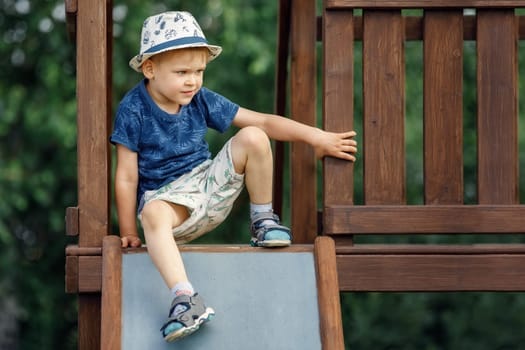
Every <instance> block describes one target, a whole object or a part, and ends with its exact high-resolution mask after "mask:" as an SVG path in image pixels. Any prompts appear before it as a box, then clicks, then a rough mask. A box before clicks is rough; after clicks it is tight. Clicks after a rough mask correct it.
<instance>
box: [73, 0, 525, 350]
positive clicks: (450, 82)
mask: <svg viewBox="0 0 525 350" xmlns="http://www.w3.org/2000/svg"><path fill="white" fill-rule="evenodd" d="M111 8H112V2H111V0H66V12H67V19H68V20H67V24H68V30H69V32H70V33H71V34H72V36H74V37H75V38H76V40H75V41H76V50H77V99H78V206H77V207H74V208H68V210H67V214H66V223H67V225H66V226H67V233H68V234H69V235H75V236H78V244H77V245H74V246H69V247H67V248H66V291H67V292H69V293H76V294H78V305H79V315H78V329H79V338H78V342H79V349H97V348H101V347H105V348H107V349H117V348H120V345H115V344H114V343H112V341H113V340H111V342H110V341H109V340H107V339H108V338H105V337H106V336H107V334H104V333H108V330H113V329H114V325H113V324H112V323H111V322H110V323H109V326H108V325H107V324H105V323H104V322H108V320H110V321H111V320H112V318H111V317H112V315H111V313H112V312H113V313H118V312H119V310H113V309H112V305H114V304H115V303H117V304H118V301H117V302H115V301H114V300H119V295H118V293H117V294H116V295H115V294H114V292H115V290H118V289H119V288H120V284H119V283H120V282H119V278H118V276H117V277H115V276H114V275H111V274H110V271H113V270H112V267H111V265H112V264H115V263H116V264H118V261H120V260H119V259H120V258H115V257H118V256H120V255H121V254H122V252H120V248H119V247H118V242H117V243H116V239H117V238H116V237H112V236H110V234H111V232H110V215H109V213H110V201H111V193H110V191H111V174H110V170H111V159H110V158H111V152H110V147H111V146H110V144H109V142H108V137H107V136H108V135H109V133H110V130H111V120H112V111H111V84H112V77H111V67H112V62H111V54H112V44H111V40H112V32H111V31H112V29H111V28H112V23H111ZM521 8H525V0H390V1H388V0H384V1H378V0H325V1H324V2H323V12H322V14H321V15H318V14H317V13H316V2H315V1H312V0H293V1H292V0H280V10H279V11H280V13H279V45H278V54H277V76H276V81H277V84H276V91H277V93H276V101H277V104H276V105H277V107H276V108H277V112H278V113H280V114H283V113H284V109H285V105H286V103H289V106H290V117H292V118H294V119H296V120H299V121H301V122H303V123H306V124H310V125H315V123H316V96H317V95H318V94H321V96H322V101H323V111H322V121H323V128H325V129H327V130H330V131H345V130H350V129H353V126H354V118H355V117H356V116H354V95H355V93H354V76H355V74H354V73H355V72H354V69H356V67H355V65H354V56H355V55H354V54H355V50H356V46H355V45H354V43H355V42H358V41H359V42H361V45H362V57H363V59H362V62H363V64H362V66H361V67H357V69H360V70H362V77H363V78H362V82H360V84H362V89H363V97H362V98H363V101H362V102H363V115H362V120H363V130H362V132H361V137H362V140H363V142H362V144H360V150H361V151H360V155H359V158H360V161H362V162H363V175H362V176H363V195H364V203H363V204H359V205H356V204H354V176H355V175H354V165H353V164H350V163H347V162H344V161H340V160H336V159H324V160H323V165H322V166H323V169H322V184H323V185H322V186H323V187H322V193H323V199H322V205H321V207H319V208H318V207H317V192H316V183H317V179H316V161H315V159H314V154H313V151H312V150H311V149H310V148H309V147H308V146H305V145H293V146H292V149H291V159H290V164H291V165H290V166H291V173H292V176H291V178H292V180H291V203H292V208H291V225H292V229H293V231H294V243H295V244H297V245H298V246H299V247H306V248H305V249H310V251H312V252H313V254H314V256H315V259H316V260H315V261H316V271H317V272H316V274H317V275H316V278H317V285H318V288H319V289H318V298H319V300H320V304H319V324H320V337H321V343H322V348H323V349H325V350H337V349H343V348H344V341H343V333H342V326H341V316H340V310H339V308H340V306H339V292H351V291H384V292H389V291H525V244H510V243H509V244H492V243H485V244H481V243H480V244H469V245H466V244H440V245H435V244H358V243H356V242H355V239H354V238H355V237H356V236H357V235H420V234H436V235H441V234H445V235H457V234H509V235H510V234H513V235H523V234H524V233H525V205H523V204H521V203H520V198H519V171H518V169H519V157H520V154H519V149H518V131H519V128H518V102H519V94H518V81H519V80H518V57H519V47H518V42H519V41H520V40H525V16H523V15H522V13H523V12H520V11H517V10H519V9H521ZM407 9H421V10H423V11H422V15H420V16H413V15H410V16H408V15H406V14H405V12H404V10H407ZM355 10H360V11H359V12H356V11H355ZM466 10H468V11H466ZM318 41H321V42H322V50H321V51H322V57H317V52H318V51H317V49H316V45H317V42H318ZM406 41H421V42H422V45H423V63H424V69H423V77H422V78H423V101H424V111H423V115H422V116H421V118H422V120H423V131H422V132H423V139H424V150H423V157H424V162H423V163H424V190H423V191H424V194H423V197H424V204H421V205H409V204H407V201H406V161H405V156H406V149H405V148H406V146H405V137H406V135H405V103H406V101H405V87H406V86H405V80H406V74H405V50H404V48H405V43H406ZM465 41H474V42H475V44H476V78H475V79H476V81H475V83H476V89H477V111H476V113H477V126H476V130H475V132H476V135H477V145H476V147H477V160H476V162H477V203H476V204H464V202H465V200H464V192H465V189H464V179H463V175H464V174H463V168H464V160H463V143H464V139H463V134H464V130H463V129H464V124H463V114H464V112H463V111H464V104H463V94H464V91H463V86H464V79H465V75H464V71H463V70H464V68H463V63H464V62H463V58H464V43H465ZM87 53H89V54H87ZM522 54H523V53H522ZM321 59H322V60H321ZM288 61H289V64H290V65H289V67H290V68H289V71H288V70H287V68H286V67H287V62H288ZM321 61H322V62H323V63H322V67H321V72H322V80H323V81H322V89H321V91H317V88H316V87H317V86H318V84H317V83H318V82H317V79H318V78H317V77H318V75H317V66H318V65H319V62H321ZM288 79H289V82H290V94H289V96H287V94H286V89H285V86H286V81H287V80H288ZM287 97H288V99H289V101H286V98H287ZM487 140H490V142H488V141H487ZM277 153H278V154H277V157H276V158H277V160H279V159H280V158H279V154H280V153H281V151H280V145H279V146H278V148H277ZM276 169H277V171H280V169H282V164H281V163H279V164H277V166H276ZM277 185H278V184H277ZM276 188H277V190H276V192H277V193H278V194H279V193H280V191H281V189H280V186H276ZM296 203H298V204H297V205H295V204H296ZM318 213H320V215H318ZM318 218H319V219H320V220H318ZM117 240H118V239H117ZM115 246H116V249H115ZM110 247H113V249H110ZM308 247H310V248H308ZM184 249H186V248H183V250H184ZM187 249H190V248H187ZM202 249H203V250H204V251H206V250H209V251H213V250H214V249H224V247H222V248H221V247H213V246H209V247H202ZM250 249H253V251H254V252H255V251H256V249H254V248H250ZM290 249H291V251H290V254H291V253H292V251H293V249H295V248H293V247H292V248H290ZM108 274H109V275H111V276H112V277H110V278H108V276H107V275H108ZM115 283H116V287H111V286H115ZM114 298H117V299H114ZM108 301H112V302H109V303H108ZM108 314H109V315H108ZM113 316H114V315H113ZM117 316H118V315H117ZM108 327H109V328H108ZM101 334H102V335H101ZM108 344H110V345H108ZM118 344H120V343H118Z"/></svg>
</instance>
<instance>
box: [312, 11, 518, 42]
mask: <svg viewBox="0 0 525 350" xmlns="http://www.w3.org/2000/svg"><path fill="white" fill-rule="evenodd" d="M516 18H517V21H518V27H519V28H518V33H519V38H520V39H522V40H523V39H525V16H523V15H521V16H516ZM404 20H405V39H406V40H407V41H410V40H422V39H423V17H422V16H404ZM354 39H355V40H356V41H359V40H362V39H363V17H362V16H355V17H354ZM318 40H321V36H320V35H319V34H318ZM463 40H476V16H472V15H465V16H463Z"/></svg>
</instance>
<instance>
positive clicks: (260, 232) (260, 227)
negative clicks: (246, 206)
mask: <svg viewBox="0 0 525 350" xmlns="http://www.w3.org/2000/svg"><path fill="white" fill-rule="evenodd" d="M265 220H271V221H273V222H274V224H268V223H264V224H263V222H264V221H265ZM272 230H279V231H284V232H286V233H287V234H288V236H290V239H291V238H292V234H291V231H290V229H289V228H288V227H286V226H283V225H281V221H280V219H279V216H277V215H276V214H274V213H272V212H265V213H257V214H255V216H254V217H253V221H252V224H251V226H250V232H251V234H252V237H254V238H256V239H257V240H258V241H264V238H265V236H266V233H268V231H272Z"/></svg>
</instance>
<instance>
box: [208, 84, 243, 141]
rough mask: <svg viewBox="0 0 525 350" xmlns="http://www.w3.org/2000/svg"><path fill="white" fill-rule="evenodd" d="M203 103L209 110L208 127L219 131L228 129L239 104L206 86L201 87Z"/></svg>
mask: <svg viewBox="0 0 525 350" xmlns="http://www.w3.org/2000/svg"><path fill="white" fill-rule="evenodd" d="M200 95H201V96H200V99H201V101H200V102H201V103H203V104H204V105H205V108H206V110H207V113H206V123H207V124H208V127H210V128H212V129H215V130H217V131H219V132H224V131H226V130H227V129H228V128H229V127H230V125H231V124H232V122H233V119H234V118H235V115H236V114H237V111H238V110H239V105H238V104H236V103H233V102H232V101H230V100H229V99H227V98H226V97H224V96H222V95H220V94H218V93H216V92H214V91H211V90H209V89H206V88H202V89H201V94H200Z"/></svg>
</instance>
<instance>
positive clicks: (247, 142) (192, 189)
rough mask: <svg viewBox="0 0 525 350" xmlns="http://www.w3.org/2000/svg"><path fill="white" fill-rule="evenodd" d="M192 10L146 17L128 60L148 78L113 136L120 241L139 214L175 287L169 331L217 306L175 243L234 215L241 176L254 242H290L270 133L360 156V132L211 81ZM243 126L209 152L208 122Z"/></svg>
mask: <svg viewBox="0 0 525 350" xmlns="http://www.w3.org/2000/svg"><path fill="white" fill-rule="evenodd" d="M221 50H222V49H221V47H219V46H215V45H210V44H208V42H207V41H206V38H205V36H204V34H203V32H202V30H201V28H200V26H199V25H198V23H197V22H196V20H195V19H194V17H193V16H192V15H191V14H190V13H188V12H166V13H161V14H158V15H155V16H152V17H149V18H148V19H146V20H145V22H144V25H143V27H142V35H141V47H140V53H139V54H138V55H137V56H135V57H133V58H132V59H131V61H130V66H131V67H132V68H133V69H134V70H136V71H137V72H141V73H142V74H143V75H144V79H143V80H142V81H141V82H140V83H139V84H137V85H136V86H135V87H134V88H133V89H131V90H130V91H129V92H128V93H127V94H126V96H125V97H124V98H123V99H122V101H121V103H120V105H119V108H118V111H117V114H116V119H115V126H114V131H113V134H112V135H111V142H112V143H113V144H115V145H116V147H117V170H116V176H115V192H116V202H117V211H118V221H119V226H120V235H121V240H122V247H138V246H140V245H141V240H140V238H139V236H138V229H137V225H136V220H135V218H136V215H137V214H138V217H139V219H140V221H141V224H142V227H143V230H144V237H145V240H146V243H147V247H148V253H149V255H150V257H151V259H152V261H153V263H154V265H155V266H156V268H157V269H158V271H159V272H160V274H161V276H162V278H163V280H164V281H165V283H166V285H167V287H168V288H169V289H170V290H171V291H172V294H173V302H172V304H171V307H170V310H169V314H168V321H167V322H166V323H165V325H164V326H163V327H162V329H161V331H162V335H163V337H164V338H165V339H166V340H167V341H173V340H176V339H178V338H181V337H183V336H186V335H188V334H191V333H193V332H194V331H196V330H197V329H199V326H200V325H201V324H202V323H203V322H205V321H207V320H209V318H210V317H211V316H212V315H213V314H214V311H213V309H211V308H210V307H206V306H205V304H204V302H203V300H202V298H201V296H200V295H198V294H197V293H196V292H195V290H194V289H193V286H192V285H191V283H190V282H189V279H188V276H187V275H186V271H185V268H184V264H183V261H182V259H181V255H180V253H179V250H178V247H177V244H180V243H185V242H189V241H191V240H193V239H195V238H197V237H199V236H201V235H203V234H204V233H206V232H209V231H211V230H213V229H214V228H215V227H217V225H219V224H220V223H221V222H222V221H223V220H224V219H225V218H226V217H227V215H228V214H229V212H230V210H231V208H232V205H233V202H234V201H235V199H236V198H237V196H238V195H239V193H240V192H241V190H242V188H243V185H244V183H246V188H247V190H248V194H249V198H250V217H251V236H252V237H251V244H252V245H254V246H260V247H280V246H288V245H290V244H291V239H292V236H291V232H290V230H289V229H288V228H287V227H285V226H283V225H281V224H280V221H279V217H278V216H277V215H275V214H274V213H273V210H272V185H273V184H272V179H273V159H272V150H271V145H270V140H269V138H272V139H275V140H281V141H302V142H306V143H308V144H310V145H312V146H313V147H314V149H315V153H316V155H317V156H318V157H324V156H332V157H338V158H341V159H345V160H349V161H354V160H355V157H354V154H355V152H356V151H357V148H356V145H357V144H356V142H355V140H353V137H354V136H355V132H353V131H348V132H344V133H332V132H326V131H323V130H321V129H318V128H314V127H310V126H307V125H303V124H300V123H298V122H295V121H293V120H291V119H287V118H284V117H281V116H277V115H271V114H263V113H258V112H255V111H251V110H249V109H246V108H243V107H240V106H238V105H237V104H235V103H233V102H231V101H230V100H228V99H226V98H225V97H223V96H221V95H219V94H217V93H215V92H213V91H211V90H209V89H207V88H205V87H203V86H202V84H203V75H204V71H205V69H206V65H207V64H208V62H210V61H211V60H213V59H215V58H216V57H217V56H218V55H219V54H220V52H221ZM232 125H233V126H236V127H238V128H240V130H239V131H238V132H237V134H236V135H235V136H233V137H232V138H231V139H230V140H229V141H228V142H227V143H226V144H225V145H224V147H223V148H222V150H221V151H220V152H219V153H218V154H217V155H216V156H215V157H214V158H213V159H212V158H211V156H210V152H209V150H208V144H207V143H206V141H205V139H204V137H205V135H206V132H207V130H208V128H213V129H215V130H218V131H220V132H224V131H225V130H227V129H228V128H229V127H230V126H232Z"/></svg>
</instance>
